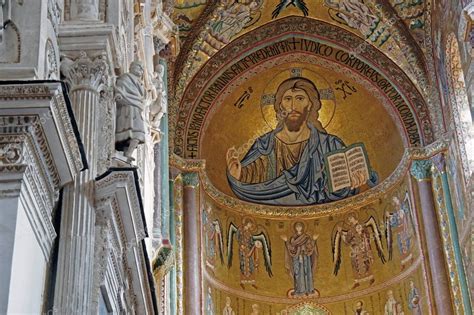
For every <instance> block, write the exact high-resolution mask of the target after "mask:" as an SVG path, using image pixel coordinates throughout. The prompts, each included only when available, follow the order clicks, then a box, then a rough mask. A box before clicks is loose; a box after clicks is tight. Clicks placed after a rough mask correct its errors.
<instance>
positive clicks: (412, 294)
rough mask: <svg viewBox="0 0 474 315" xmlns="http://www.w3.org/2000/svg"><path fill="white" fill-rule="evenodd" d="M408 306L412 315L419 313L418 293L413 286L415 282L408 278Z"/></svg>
mask: <svg viewBox="0 0 474 315" xmlns="http://www.w3.org/2000/svg"><path fill="white" fill-rule="evenodd" d="M408 308H409V309H410V310H411V313H412V314H413V315H421V314H422V312H421V304H420V293H419V292H418V289H417V288H416V287H415V282H414V281H413V280H410V291H409V292H408Z"/></svg>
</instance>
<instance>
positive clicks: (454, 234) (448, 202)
mask: <svg viewBox="0 0 474 315" xmlns="http://www.w3.org/2000/svg"><path fill="white" fill-rule="evenodd" d="M432 161H433V165H434V166H435V167H436V169H437V170H438V172H439V174H440V176H441V183H442V187H443V192H442V193H443V196H444V202H445V206H446V213H447V216H448V222H449V231H450V235H451V241H452V243H453V252H454V260H455V262H456V265H457V268H458V273H459V274H458V276H459V282H460V286H461V294H462V300H463V304H464V311H465V312H466V313H467V314H471V313H472V306H471V300H470V298H469V289H468V285H467V281H466V273H465V272H464V266H463V261H462V253H461V248H460V242H459V234H458V229H457V225H456V218H455V216H454V209H453V202H452V199H451V192H450V189H449V183H448V174H447V173H446V159H445V157H444V154H443V153H438V154H437V155H435V156H434V157H433V158H432Z"/></svg>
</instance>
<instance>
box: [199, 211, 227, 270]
mask: <svg viewBox="0 0 474 315" xmlns="http://www.w3.org/2000/svg"><path fill="white" fill-rule="evenodd" d="M202 214H203V216H202V225H203V229H204V231H203V232H204V247H205V249H206V266H208V267H209V268H210V269H211V270H212V271H214V269H215V267H216V257H217V254H219V258H220V262H221V264H224V253H223V250H224V240H223V238H222V232H221V230H222V229H221V224H220V222H219V220H218V219H215V220H212V218H211V208H206V210H204V211H203V212H202Z"/></svg>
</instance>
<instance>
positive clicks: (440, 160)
mask: <svg viewBox="0 0 474 315" xmlns="http://www.w3.org/2000/svg"><path fill="white" fill-rule="evenodd" d="M431 161H432V162H433V166H435V167H436V169H437V170H438V171H439V172H440V173H443V172H444V171H445V170H446V159H445V157H444V154H443V153H442V152H440V153H438V154H436V155H435V156H433V157H432V158H431Z"/></svg>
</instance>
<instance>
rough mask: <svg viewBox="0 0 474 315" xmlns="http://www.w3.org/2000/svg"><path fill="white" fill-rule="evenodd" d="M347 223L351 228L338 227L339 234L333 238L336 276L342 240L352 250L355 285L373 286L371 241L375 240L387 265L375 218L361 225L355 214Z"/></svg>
mask: <svg viewBox="0 0 474 315" xmlns="http://www.w3.org/2000/svg"><path fill="white" fill-rule="evenodd" d="M347 221H348V223H349V228H347V229H344V228H343V227H342V226H340V225H338V226H337V232H336V234H335V235H334V237H333V246H332V251H333V255H334V256H333V260H334V275H337V273H338V271H339V268H340V265H341V240H342V241H343V242H344V244H346V245H347V246H349V248H350V258H351V266H352V271H353V275H354V285H353V286H352V289H355V288H357V287H358V286H360V284H361V283H363V282H367V281H368V282H369V285H372V284H373V283H374V282H375V278H374V274H373V271H372V265H373V263H374V257H373V254H372V244H371V240H372V239H373V240H374V243H375V247H376V249H377V253H378V256H379V258H380V260H381V262H382V263H385V256H384V254H383V248H382V236H381V233H380V230H379V228H378V226H377V223H376V221H375V219H374V217H372V216H371V217H370V218H369V219H368V220H367V221H365V222H364V223H360V222H359V220H358V219H357V217H356V215H355V213H351V214H349V216H348V218H347Z"/></svg>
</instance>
